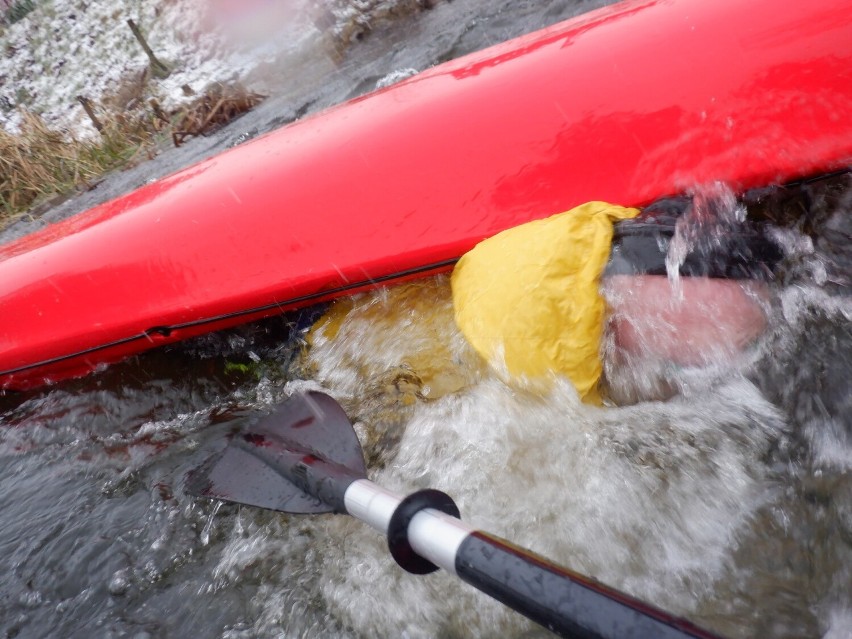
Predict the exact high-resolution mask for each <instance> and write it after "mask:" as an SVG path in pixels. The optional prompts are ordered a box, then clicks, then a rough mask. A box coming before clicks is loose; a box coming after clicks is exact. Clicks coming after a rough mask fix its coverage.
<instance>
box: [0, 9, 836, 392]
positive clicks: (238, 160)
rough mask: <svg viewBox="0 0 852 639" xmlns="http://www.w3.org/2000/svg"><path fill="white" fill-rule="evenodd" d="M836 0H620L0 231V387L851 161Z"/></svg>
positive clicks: (74, 371)
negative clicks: (603, 222)
mask: <svg viewBox="0 0 852 639" xmlns="http://www.w3.org/2000/svg"><path fill="white" fill-rule="evenodd" d="M850 104H852V0H821V1H820V2H813V3H811V2H799V3H782V4H779V3H777V2H775V1H774V0H749V1H748V2H743V1H742V0H715V1H714V2H707V1H706V0H666V1H661V0H637V1H631V2H626V3H622V4H619V5H613V6H611V7H607V8H605V9H602V10H599V11H596V12H592V13H590V14H586V15H583V16H580V17H579V18H577V19H574V20H571V21H568V22H565V23H562V24H559V25H556V26H554V27H551V28H548V29H545V30H542V31H539V32H536V33H533V34H530V35H528V36H524V37H522V38H518V39H516V40H512V41H510V42H507V43H504V44H501V45H499V46H496V47H492V48H490V49H487V50H485V51H482V52H478V53H475V54H472V55H469V56H467V57H464V58H461V59H458V60H455V61H452V62H449V63H446V64H443V65H440V66H437V67H435V68H433V69H430V70H428V71H426V72H424V73H421V74H419V75H417V76H414V77H412V78H410V79H408V80H406V81H404V82H402V83H400V84H397V85H395V86H392V87H390V88H388V89H384V90H381V91H377V92H375V93H372V94H370V95H368V96H365V97H363V98H359V99H356V100H353V101H351V102H348V103H346V104H344V105H341V106H339V107H336V108H333V109H330V110H328V111H325V112H323V113H320V114H318V115H315V116H312V117H309V118H306V119H304V120H301V121H299V122H297V123H294V124H292V125H290V126H288V127H285V128H283V129H280V130H278V131H275V132H273V133H270V134H268V135H266V136H264V137H262V138H259V139H257V140H254V141H252V142H250V143H247V144H244V145H242V146H239V147H237V148H234V149H231V150H229V151H227V152H225V153H223V154H221V155H219V156H217V157H214V158H212V159H209V160H207V161H204V162H202V163H200V164H197V165H195V166H192V167H190V168H187V169H185V170H183V171H180V172H178V173H176V174H174V175H171V176H170V177H167V178H164V179H162V180H160V181H158V182H156V183H153V184H151V185H148V186H145V187H143V188H141V189H139V190H137V191H135V192H133V193H130V194H128V195H126V196H123V197H121V198H118V199H116V200H113V201H111V202H107V203H105V204H103V205H101V206H98V207H96V208H94V209H91V210H90V211H88V212H85V213H82V214H80V215H78V216H75V217H73V218H70V219H68V220H66V221H64V222H61V223H59V224H55V225H53V226H50V227H48V228H46V229H44V230H42V231H41V232H38V233H36V234H33V235H31V236H28V237H24V238H22V239H20V240H18V241H16V242H13V243H11V244H8V245H6V246H4V247H2V248H0V308H2V309H3V313H2V316H0V387H3V388H18V389H22V388H28V387H32V386H37V385H40V384H43V383H45V382H49V381H53V380H58V379H62V378H64V377H69V376H73V375H80V374H84V373H86V372H88V371H90V370H92V369H93V368H96V367H98V366H99V365H102V364H105V363H109V362H114V361H117V360H119V359H121V358H124V357H126V356H128V355H131V354H134V353H138V352H141V351H144V350H146V349H149V348H152V347H155V346H158V345H161V344H166V343H170V342H175V341H178V340H182V339H185V338H187V337H191V336H194V335H198V334H201V333H204V332H208V331H212V330H217V329H221V328H225V327H228V326H233V325H236V324H239V323H242V322H245V321H250V320H253V319H258V318H260V317H264V316H268V315H271V314H273V313H277V312H281V311H285V310H290V309H294V308H297V307H299V306H304V305H307V304H311V303H314V302H317V301H321V300H324V299H330V298H332V297H336V296H339V295H343V294H348V293H352V292H355V291H358V290H364V289H367V288H370V287H372V286H375V285H379V284H385V283H388V282H394V281H400V280H402V279H406V278H412V277H418V276H422V275H425V274H429V273H435V272H440V271H442V270H448V269H449V268H451V266H452V263H453V261H454V260H455V259H457V258H458V257H459V256H461V255H462V254H463V253H465V252H466V251H468V250H469V249H470V248H472V247H473V246H474V245H475V244H476V243H477V242H479V241H480V240H481V239H483V238H485V237H488V236H491V235H493V234H495V233H497V232H499V231H502V230H504V229H506V228H509V227H512V226H515V225H517V224H520V223H523V222H526V221H529V220H532V219H537V218H542V217H546V216H549V215H552V214H554V213H558V212H561V211H564V210H566V209H568V208H571V207H573V206H575V205H577V204H580V203H582V202H584V201H588V200H592V199H596V200H608V201H611V202H615V203H619V204H624V205H642V204H644V203H647V202H649V201H650V200H652V199H654V198H657V197H660V196H663V195H667V194H672V193H677V192H680V191H682V190H685V189H688V188H690V187H692V186H694V185H696V184H699V183H705V182H708V181H714V180H722V181H725V182H728V183H730V184H731V185H732V186H733V187H734V188H735V189H744V188H749V187H753V186H760V185H764V184H770V183H778V182H783V181H788V180H792V179H795V178H797V177H803V176H808V175H814V174H818V173H821V172H826V171H830V170H834V169H837V168H842V167H845V166H848V165H849V164H850V163H852V117H850V106H849V105H850Z"/></svg>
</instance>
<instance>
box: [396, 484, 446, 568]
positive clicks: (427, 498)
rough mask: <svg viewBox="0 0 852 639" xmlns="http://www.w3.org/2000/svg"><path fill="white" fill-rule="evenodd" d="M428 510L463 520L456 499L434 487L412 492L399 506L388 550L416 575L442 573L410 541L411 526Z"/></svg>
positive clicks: (401, 564) (398, 561) (400, 563)
mask: <svg viewBox="0 0 852 639" xmlns="http://www.w3.org/2000/svg"><path fill="white" fill-rule="evenodd" d="M424 508H434V509H435V510H438V511H440V512H442V513H445V514H447V515H449V516H450V517H455V518H456V519H458V518H459V517H461V513H459V508H458V506H456V503H455V502H454V501H453V498H452V497H450V496H449V495H448V494H447V493H443V492H441V491H440V490H434V489H432V488H427V489H425V490H418V491H417V492H416V493H411V494H410V495H409V496H408V497H406V498H405V499H403V500H402V501H401V502H400V503H399V506H397V507H396V510H394V511H393V515H391V518H390V523H389V524H388V548H389V549H390V553H391V555H393V558H394V559H395V560H396V563H398V564H399V565H400V566H402V567H403V568H404V569H405V570H407V571H408V572H410V573H412V574H415V575H425V574H428V573H430V572H435V571H436V570H438V566H436V565H435V564H433V563H432V562H431V561H429V560H427V559H424V558H423V557H421V556H420V555H418V554H417V553H416V552H414V549H413V548H412V547H411V544H410V543H409V542H408V524H410V523H411V520H412V519H413V518H414V515H416V514H417V513H419V512H420V511H421V510H423V509H424Z"/></svg>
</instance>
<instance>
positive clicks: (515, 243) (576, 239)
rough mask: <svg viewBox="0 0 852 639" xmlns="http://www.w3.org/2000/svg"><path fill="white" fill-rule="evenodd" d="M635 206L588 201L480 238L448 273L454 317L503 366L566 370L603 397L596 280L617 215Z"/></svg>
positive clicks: (517, 372) (582, 388) (587, 394)
mask: <svg viewBox="0 0 852 639" xmlns="http://www.w3.org/2000/svg"><path fill="white" fill-rule="evenodd" d="M638 213H639V210H638V209H631V208H624V207H621V206H615V205H612V204H607V203H605V202H589V203H587V204H583V205H581V206H578V207H576V208H574V209H571V210H570V211H568V212H566V213H560V214H559V215H554V216H552V217H549V218H547V219H544V220H538V221H535V222H529V223H527V224H523V225H521V226H518V227H515V228H512V229H509V230H507V231H504V232H502V233H499V234H498V235H495V236H494V237H491V238H489V239H487V240H484V241H483V242H481V243H479V244H478V245H477V246H476V247H475V248H474V249H473V250H472V251H470V252H469V253H467V254H466V255H464V256H463V257H462V259H461V260H459V262H458V264H457V265H456V268H455V270H454V271H453V275H452V280H451V281H452V290H453V306H454V311H455V318H456V323H457V324H458V326H459V328H460V329H461V331H462V333H463V334H464V336H465V337H466V338H467V340H468V342H470V344H471V345H472V346H473V347H474V348H475V349H476V350H477V351H478V352H479V354H480V355H482V356H483V357H484V358H485V359H486V360H487V361H488V362H489V363H491V364H492V365H496V368H497V369H498V370H506V371H508V373H509V374H510V375H512V376H516V377H520V376H523V377H526V378H528V379H535V378H543V377H547V376H548V375H550V374H553V373H556V374H561V375H565V376H567V377H568V378H569V379H570V380H571V381H572V382H573V383H574V386H575V387H576V388H577V391H578V393H579V394H580V397H581V398H582V399H583V401H586V402H590V403H600V396H599V394H598V390H597V383H598V379H599V377H600V375H601V370H602V364H601V358H600V343H601V339H602V337H603V326H604V313H605V305H604V300H603V298H602V297H601V295H600V292H599V290H598V282H599V279H600V276H601V273H602V272H603V269H604V267H605V265H606V262H607V260H608V259H609V251H610V244H611V242H612V224H613V222H614V221H616V220H621V219H625V218H631V217H635V216H636V215H638ZM504 363H505V369H504V368H503V366H502V364H504Z"/></svg>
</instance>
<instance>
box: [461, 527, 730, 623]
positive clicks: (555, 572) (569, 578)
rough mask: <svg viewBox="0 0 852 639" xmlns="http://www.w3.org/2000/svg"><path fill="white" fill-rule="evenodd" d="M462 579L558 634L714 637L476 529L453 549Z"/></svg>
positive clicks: (681, 620)
mask: <svg viewBox="0 0 852 639" xmlns="http://www.w3.org/2000/svg"><path fill="white" fill-rule="evenodd" d="M456 573H457V574H458V576H459V577H461V578H462V579H463V580H464V581H466V582H467V583H469V584H470V585H472V586H474V587H475V588H477V589H479V590H481V591H482V592H484V593H486V594H487V595H490V596H491V597H494V598H495V599H497V600H498V601H500V602H501V603H504V604H506V605H507V606H509V607H510V608H512V609H513V610H515V611H517V612H519V613H521V614H522V615H524V616H526V617H528V618H529V619H532V620H533V621H535V622H536V623H539V624H541V625H542V626H544V627H545V628H547V629H548V630H550V631H552V632H555V633H556V634H558V635H560V636H562V637H572V638H576V639H616V638H618V639H646V638H647V639H685V638H687V637H692V638H696V637H698V638H700V639H719V638H718V637H717V636H716V635H713V634H710V633H708V632H707V631H705V630H702V629H701V628H698V627H697V626H695V625H693V624H692V623H690V622H688V621H686V620H684V619H679V618H677V617H673V616H671V615H669V614H667V613H665V612H663V611H662V610H659V609H658V608H655V607H653V606H649V605H647V604H645V603H642V602H640V601H638V600H636V599H633V598H632V597H629V596H627V595H625V594H624V593H621V592H618V591H616V590H612V589H611V588H608V587H606V586H604V585H603V584H600V583H598V582H596V581H593V580H591V579H588V578H587V577H583V576H582V575H579V574H576V573H573V572H571V571H569V570H566V569H565V568H562V567H560V566H557V565H555V564H552V563H550V562H549V561H548V560H547V559H544V558H543V557H539V556H538V555H535V554H533V553H531V552H529V551H528V550H524V549H523V548H519V547H517V546H514V545H512V544H510V543H509V542H507V541H505V540H503V539H500V538H499V537H493V536H491V535H489V534H487V533H483V532H480V531H476V532H473V533H471V535H470V536H468V537H467V538H466V539H465V540H464V541H463V542H462V544H461V546H460V547H459V549H458V552H457V553H456Z"/></svg>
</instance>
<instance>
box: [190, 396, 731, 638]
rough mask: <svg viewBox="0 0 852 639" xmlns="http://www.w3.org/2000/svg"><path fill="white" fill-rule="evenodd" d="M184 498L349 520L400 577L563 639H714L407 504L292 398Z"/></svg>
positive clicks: (340, 429) (321, 404) (322, 399)
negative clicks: (383, 538)
mask: <svg viewBox="0 0 852 639" xmlns="http://www.w3.org/2000/svg"><path fill="white" fill-rule="evenodd" d="M186 490H187V492H188V493H190V494H193V495H196V496H199V497H210V498H214V499H220V500H224V501H230V502H235V503H239V504H245V505H249V506H257V507H260V508H268V509H272V510H279V511H282V512H287V513H327V512H337V513H348V514H349V515H352V516H353V517H355V518H357V519H360V520H361V521H363V522H364V523H366V524H369V525H370V526H372V527H373V528H375V529H376V530H378V531H380V532H382V533H384V534H386V535H387V538H388V546H389V548H390V552H391V554H392V555H393V557H394V559H396V561H397V563H399V564H400V565H401V566H402V567H403V568H405V569H406V570H408V571H409V572H412V573H415V574H425V573H428V572H432V571H433V570H437V569H438V568H439V567H440V568H444V569H445V570H448V571H449V572H451V573H453V574H455V575H457V576H459V577H460V578H461V579H463V580H464V581H466V582H467V583H469V584H470V585H472V586H474V587H475V588H478V589H479V590H481V591H483V592H485V593H486V594H488V595H490V596H492V597H494V598H495V599H497V600H499V601H501V602H503V603H504V604H506V605H507V606H509V607H510V608H512V609H514V610H516V611H517V612H519V613H521V614H523V615H525V616H527V617H528V618H530V619H532V620H533V621H535V622H537V623H539V624H541V625H543V626H544V627H546V628H548V629H549V630H551V631H553V632H555V633H557V634H559V635H561V636H564V637H581V638H583V639H586V638H588V639H591V638H609V637H649V638H654V639H682V638H684V637H702V638H713V637H714V635H712V634H710V633H708V632H706V631H704V630H702V629H700V628H698V627H696V626H694V625H693V624H691V623H690V622H688V621H686V620H683V619H679V618H676V617H673V616H671V615H669V614H667V613H665V612H663V611H662V610H659V609H658V608H655V607H653V606H650V605H648V604H645V603H643V602H641V601H638V600H636V599H634V598H632V597H630V596H628V595H625V594H624V593H621V592H618V591H616V590H613V589H611V588H609V587H607V586H604V585H603V584H601V583H599V582H597V581H594V580H592V579H589V578H587V577H583V576H582V575H579V574H577V573H574V572H572V571H570V570H567V569H566V568H562V567H560V566H558V565H556V564H554V563H552V562H551V561H549V560H547V559H545V558H543V557H540V556H538V555H536V554H533V553H532V552H530V551H528V550H525V549H523V548H519V547H517V546H514V545H512V544H511V543H509V542H508V541H505V540H503V539H500V538H499V537H495V536H493V535H490V534H488V533H485V532H481V531H478V530H475V529H473V528H471V527H470V526H467V525H466V524H464V523H462V522H461V521H460V520H459V519H458V516H459V512H458V509H457V508H456V506H455V504H454V503H453V500H452V499H451V498H450V497H449V496H448V495H446V494H444V493H442V492H440V491H437V490H421V491H418V492H415V493H413V494H411V495H409V496H407V497H405V498H400V497H398V496H397V495H395V494H393V493H392V492H389V491H387V490H385V489H383V488H381V487H380V486H377V485H376V484H374V483H372V482H371V481H369V480H368V479H367V477H366V468H365V466H364V458H363V454H362V452H361V445H360V443H359V442H358V438H357V436H356V435H355V431H354V430H353V428H352V424H351V423H350V421H349V419H348V418H347V416H346V414H345V413H344V411H343V409H342V408H341V407H340V405H339V404H337V402H335V401H334V399H332V398H331V397H329V396H328V395H325V394H323V393H319V392H315V391H311V392H307V393H303V394H296V395H293V396H292V397H290V398H289V399H288V400H287V401H285V402H284V403H283V404H282V405H281V406H279V407H278V409H277V410H276V411H275V412H274V413H272V414H271V415H269V416H268V417H265V418H264V419H262V420H261V421H260V422H259V423H258V424H256V425H254V426H252V427H251V428H248V429H244V430H241V431H238V432H234V433H232V434H231V436H230V441H229V442H228V444H227V446H226V447H225V448H224V449H223V450H221V451H219V452H218V453H217V454H215V455H214V456H212V457H210V458H209V459H208V460H207V461H206V462H205V463H204V464H202V465H201V466H200V467H198V468H196V469H195V470H193V471H191V472H190V473H189V474H188V475H187V486H186Z"/></svg>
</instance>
